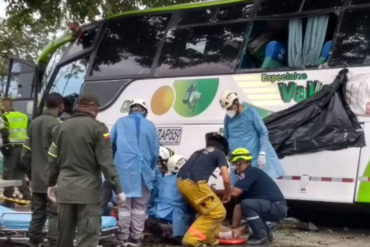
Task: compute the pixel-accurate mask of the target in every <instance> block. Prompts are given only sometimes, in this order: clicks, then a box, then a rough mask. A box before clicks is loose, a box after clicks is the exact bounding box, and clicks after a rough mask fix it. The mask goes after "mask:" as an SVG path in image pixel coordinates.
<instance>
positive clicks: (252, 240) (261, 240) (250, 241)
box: [247, 236, 269, 246]
mask: <svg viewBox="0 0 370 247" xmlns="http://www.w3.org/2000/svg"><path fill="white" fill-rule="evenodd" d="M268 242H269V238H268V237H267V236H266V237H263V238H249V239H248V241H247V246H249V245H264V244H267V243H268Z"/></svg>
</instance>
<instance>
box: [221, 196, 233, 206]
mask: <svg viewBox="0 0 370 247" xmlns="http://www.w3.org/2000/svg"><path fill="white" fill-rule="evenodd" d="M230 200H231V195H230V194H227V195H226V194H225V195H223V196H222V198H221V202H222V203H223V204H226V203H228V202H229V201H230Z"/></svg>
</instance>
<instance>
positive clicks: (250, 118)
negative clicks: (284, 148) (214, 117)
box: [224, 105, 284, 182]
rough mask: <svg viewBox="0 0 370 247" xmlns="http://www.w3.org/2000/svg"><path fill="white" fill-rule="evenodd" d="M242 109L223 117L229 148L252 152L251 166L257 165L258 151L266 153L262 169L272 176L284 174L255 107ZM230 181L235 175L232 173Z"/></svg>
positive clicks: (276, 176) (245, 106)
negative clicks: (230, 115) (232, 114)
mask: <svg viewBox="0 0 370 247" xmlns="http://www.w3.org/2000/svg"><path fill="white" fill-rule="evenodd" d="M243 107H244V110H243V112H242V113H240V114H238V115H237V116H235V117H233V118H229V117H228V116H226V117H225V120H224V134H225V137H226V138H227V141H228V142H229V147H230V149H231V150H234V149H236V148H246V149H248V150H249V152H250V153H251V154H252V157H253V160H252V166H255V167H256V166H258V156H259V153H260V151H261V150H262V151H264V152H265V153H266V165H265V167H264V171H265V172H266V173H267V174H268V175H270V177H272V178H278V177H280V176H283V175H284V170H283V167H282V166H281V163H280V160H279V158H278V156H277V154H276V152H275V150H274V148H273V147H272V145H271V143H270V141H269V139H268V131H267V129H266V126H265V124H264V122H263V121H262V119H261V117H260V116H259V114H258V112H257V111H256V109H254V108H253V107H250V106H247V105H243ZM232 182H236V181H235V176H234V175H232Z"/></svg>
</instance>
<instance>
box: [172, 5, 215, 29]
mask: <svg viewBox="0 0 370 247" xmlns="http://www.w3.org/2000/svg"><path fill="white" fill-rule="evenodd" d="M216 13H217V9H216V8H214V9H201V10H193V11H184V12H181V13H180V14H179V18H178V23H177V25H179V26H182V25H192V24H198V23H211V22H215V18H216Z"/></svg>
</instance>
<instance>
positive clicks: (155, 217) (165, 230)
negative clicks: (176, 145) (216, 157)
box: [146, 154, 191, 244]
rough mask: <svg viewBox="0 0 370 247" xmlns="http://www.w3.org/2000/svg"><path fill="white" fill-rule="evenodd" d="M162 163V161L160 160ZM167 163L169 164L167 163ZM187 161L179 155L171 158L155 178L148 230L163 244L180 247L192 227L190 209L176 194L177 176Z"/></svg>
mask: <svg viewBox="0 0 370 247" xmlns="http://www.w3.org/2000/svg"><path fill="white" fill-rule="evenodd" d="M159 160H161V157H160V159H159ZM165 161H167V160H166V159H165ZM185 162H186V159H185V158H184V157H182V156H181V155H179V154H174V155H172V156H171V157H170V158H169V159H168V161H167V162H162V166H166V167H165V168H166V169H163V168H164V167H162V169H161V175H159V176H157V177H156V180H155V182H154V191H153V194H152V195H153V197H152V200H153V201H152V206H151V207H150V208H149V211H148V215H149V218H148V219H147V221H146V228H147V229H148V230H149V231H150V232H151V233H152V234H154V235H156V236H158V237H159V238H160V239H159V240H160V241H169V242H170V243H174V244H181V239H182V237H183V236H184V234H185V232H186V231H187V229H188V228H189V225H190V218H191V214H190V208H189V207H188V205H187V204H186V202H185V201H184V200H183V198H182V196H181V194H180V193H179V191H178V190H177V184H176V180H177V172H178V171H179V170H180V168H181V167H182V166H183V165H184V164H185Z"/></svg>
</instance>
